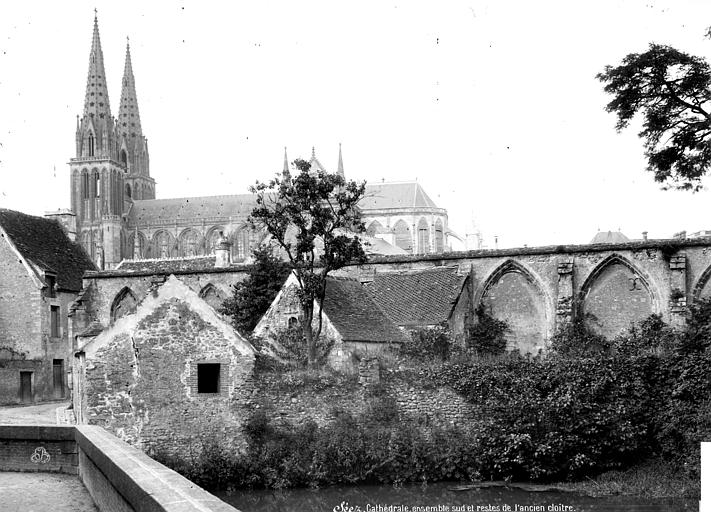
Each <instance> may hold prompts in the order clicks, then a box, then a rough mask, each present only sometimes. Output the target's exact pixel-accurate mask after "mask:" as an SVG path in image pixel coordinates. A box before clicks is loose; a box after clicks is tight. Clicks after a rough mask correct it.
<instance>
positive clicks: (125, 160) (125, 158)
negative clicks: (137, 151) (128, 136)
mask: <svg viewBox="0 0 711 512" xmlns="http://www.w3.org/2000/svg"><path fill="white" fill-rule="evenodd" d="M121 163H122V164H123V165H128V155H127V154H126V150H125V149H122V150H121Z"/></svg>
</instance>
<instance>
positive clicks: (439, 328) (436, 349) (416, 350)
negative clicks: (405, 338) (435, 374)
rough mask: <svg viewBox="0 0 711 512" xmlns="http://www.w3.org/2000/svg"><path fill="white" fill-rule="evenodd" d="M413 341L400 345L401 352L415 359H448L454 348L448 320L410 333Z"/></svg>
mask: <svg viewBox="0 0 711 512" xmlns="http://www.w3.org/2000/svg"><path fill="white" fill-rule="evenodd" d="M410 336H411V338H412V341H411V342H410V343H406V344H403V345H402V346H401V347H400V354H401V355H403V356H405V357H410V358H412V359H415V360H421V361H431V360H433V359H439V360H440V361H446V360H447V359H448V358H449V354H450V352H451V350H452V339H451V333H450V331H449V326H448V325H447V322H442V323H441V324H439V325H436V326H433V327H425V328H422V329H417V330H415V331H412V332H411V333H410Z"/></svg>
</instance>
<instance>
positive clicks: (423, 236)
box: [417, 217, 430, 254]
mask: <svg viewBox="0 0 711 512" xmlns="http://www.w3.org/2000/svg"><path fill="white" fill-rule="evenodd" d="M429 252H430V226H429V224H428V223H427V221H426V220H425V218H424V217H422V218H420V221H419V222H418V223H417V253H418V254H427V253H429Z"/></svg>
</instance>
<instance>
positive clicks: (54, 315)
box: [49, 306, 59, 338]
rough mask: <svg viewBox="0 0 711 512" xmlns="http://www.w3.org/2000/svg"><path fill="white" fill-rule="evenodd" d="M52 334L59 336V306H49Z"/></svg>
mask: <svg viewBox="0 0 711 512" xmlns="http://www.w3.org/2000/svg"><path fill="white" fill-rule="evenodd" d="M49 329H50V336H52V337H53V338H59V306H50V307H49Z"/></svg>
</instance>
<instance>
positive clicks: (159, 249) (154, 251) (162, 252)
mask: <svg viewBox="0 0 711 512" xmlns="http://www.w3.org/2000/svg"><path fill="white" fill-rule="evenodd" d="M174 246H175V240H174V239H173V235H171V234H170V233H169V232H168V231H166V230H165V229H161V230H158V231H156V232H155V233H154V234H153V239H152V240H151V255H150V257H152V258H170V257H173V256H175V249H174Z"/></svg>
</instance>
